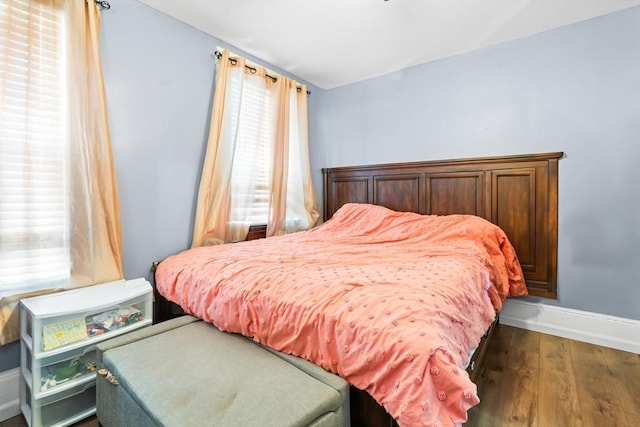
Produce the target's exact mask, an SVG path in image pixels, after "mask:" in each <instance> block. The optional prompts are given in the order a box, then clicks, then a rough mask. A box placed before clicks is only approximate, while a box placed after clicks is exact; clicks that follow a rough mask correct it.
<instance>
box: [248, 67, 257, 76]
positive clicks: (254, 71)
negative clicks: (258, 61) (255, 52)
mask: <svg viewBox="0 0 640 427" xmlns="http://www.w3.org/2000/svg"><path fill="white" fill-rule="evenodd" d="M249 71H251V74H255V73H256V71H258V70H256V69H255V68H253V67H249Z"/></svg>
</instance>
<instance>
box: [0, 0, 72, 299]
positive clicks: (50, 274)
mask: <svg viewBox="0 0 640 427" xmlns="http://www.w3.org/2000/svg"><path fill="white" fill-rule="evenodd" d="M64 45H65V44H64V17H63V13H62V11H61V10H57V9H55V8H53V7H50V6H47V5H46V4H42V3H40V2H34V1H28V0H14V1H11V2H4V1H3V2H2V3H0V296H2V295H9V294H12V293H14V292H15V291H16V290H17V289H20V290H21V291H25V290H34V289H40V288H44V287H47V288H51V287H52V285H53V287H55V286H56V285H60V284H62V283H63V282H65V281H68V279H69V270H70V258H69V226H68V224H69V193H68V191H67V182H68V171H67V166H68V165H67V163H68V161H67V157H68V155H67V154H68V148H67V143H66V141H67V137H66V123H67V118H66V114H67V111H66V105H67V100H66V96H65V94H66V89H65V88H66V82H65V72H64V71H65V49H64ZM27 284H28V286H27V287H25V285H27Z"/></svg>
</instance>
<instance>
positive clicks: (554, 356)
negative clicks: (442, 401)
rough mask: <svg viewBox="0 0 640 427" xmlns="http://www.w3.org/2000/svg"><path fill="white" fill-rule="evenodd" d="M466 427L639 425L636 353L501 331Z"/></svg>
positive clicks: (638, 357)
mask: <svg viewBox="0 0 640 427" xmlns="http://www.w3.org/2000/svg"><path fill="white" fill-rule="evenodd" d="M477 384H478V394H479V396H480V400H481V402H480V404H479V405H478V406H476V407H474V408H472V409H471V411H469V421H468V422H467V423H466V424H465V426H533V427H535V426H538V427H553V426H559V427H565V426H567V427H569V426H594V427H610V426H629V427H636V426H640V355H638V354H634V353H628V352H624V351H618V350H613V349H610V348H606V347H599V346H596V345H592V344H586V343H582V342H578V341H573V340H568V339H564V338H558V337H554V336H551V335H545V334H539V333H536V332H531V331H526V330H524V329H518V328H513V327H509V326H504V325H499V326H498V328H497V329H496V332H495V334H494V337H493V339H492V341H491V345H490V346H489V349H488V350H487V356H486V359H485V365H484V367H483V371H482V373H481V374H480V377H479V379H478V381H477Z"/></svg>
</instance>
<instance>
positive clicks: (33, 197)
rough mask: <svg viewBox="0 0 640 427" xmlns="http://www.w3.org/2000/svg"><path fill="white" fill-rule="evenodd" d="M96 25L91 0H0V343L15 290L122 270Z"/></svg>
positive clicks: (75, 282)
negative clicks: (50, 254)
mask: <svg viewBox="0 0 640 427" xmlns="http://www.w3.org/2000/svg"><path fill="white" fill-rule="evenodd" d="M99 29H100V12H99V9H98V7H97V6H96V5H95V3H94V2H93V1H89V2H85V1H64V0H3V1H2V4H1V5H0V65H1V66H0V155H1V157H0V345H3V344H5V343H8V342H11V341H14V340H17V339H18V338H19V336H20V331H19V319H18V318H19V315H18V309H17V305H18V303H19V301H20V299H21V298H25V297H29V296H34V295H38V294H43V293H50V292H55V291H58V290H62V289H66V288H72V287H78V286H86V285H91V284H96V283H103V282H107V281H112V280H117V279H121V278H122V277H123V273H122V241H121V227H120V209H119V204H118V190H117V185H116V179H115V171H114V162H113V157H112V151H111V141H110V136H109V130H108V121H107V113H106V111H107V110H106V101H105V92H104V86H103V79H102V71H101V63H100V56H99V50H98V49H99ZM61 71H64V72H61ZM56 75H59V76H60V78H59V79H58V78H57V77H55V76H56ZM52 76H54V77H52ZM48 78H49V79H51V81H47V79H48ZM16 159H17V160H16ZM43 159H45V160H44V161H43ZM52 176H53V177H56V179H50V178H51V177H52ZM47 203H50V205H48V204H47ZM49 206H54V207H55V208H56V209H55V210H54V209H50V208H49ZM38 210H40V211H38ZM36 211H37V212H36ZM45 249H46V250H50V251H55V252H56V254H57V255H56V256H55V257H50V256H46V254H45V255H43V251H44V250H45ZM52 260H54V261H52ZM48 263H50V264H48ZM54 267H55V268H54Z"/></svg>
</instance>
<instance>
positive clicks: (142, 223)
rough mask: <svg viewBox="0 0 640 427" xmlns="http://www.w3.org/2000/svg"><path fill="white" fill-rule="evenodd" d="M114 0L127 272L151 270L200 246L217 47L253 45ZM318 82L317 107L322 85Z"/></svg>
mask: <svg viewBox="0 0 640 427" xmlns="http://www.w3.org/2000/svg"><path fill="white" fill-rule="evenodd" d="M111 5H112V7H111V9H110V10H108V11H104V12H103V13H102V20H101V23H102V27H101V57H102V67H103V71H104V81H105V87H106V92H107V103H108V113H109V121H110V128H111V138H112V143H113V152H114V158H115V164H116V173H117V178H118V185H119V190H120V208H121V217H122V233H123V251H124V270H125V277H127V278H134V277H148V274H149V267H150V266H151V262H152V261H154V260H158V259H162V258H164V257H166V256H167V255H170V254H172V253H175V252H177V251H180V250H183V249H185V248H187V247H188V246H189V245H190V244H191V234H192V230H193V217H194V211H195V204H196V196H197V191H198V183H199V180H200V171H201V165H202V161H203V158H204V152H205V146H206V140H207V134H208V129H209V116H210V113H211V100H212V94H213V86H214V68H215V61H214V60H213V59H212V58H211V54H212V53H213V52H214V51H215V49H216V46H221V47H227V48H230V49H231V50H232V51H233V52H236V53H240V54H241V53H243V52H242V51H240V50H238V49H235V48H233V47H230V46H228V45H227V44H225V43H223V42H222V41H220V40H218V39H216V38H214V37H211V36H209V35H207V34H205V33H203V32H201V31H199V30H196V29H195V28H193V27H190V26H188V25H186V24H183V23H181V22H179V21H177V20H174V19H173V18H170V17H168V16H166V15H164V14H162V13H160V12H157V11H156V10H154V9H152V8H149V7H147V6H146V5H144V4H142V3H139V2H137V1H130V0H111ZM246 56H248V57H249V58H251V59H253V60H254V62H256V63H260V64H264V62H262V61H260V60H259V59H257V58H253V57H251V56H249V55H246ZM264 65H266V66H267V67H269V68H270V69H272V70H274V71H280V72H282V70H279V69H278V68H276V67H273V66H271V65H269V64H264ZM294 78H295V76H294ZM297 80H298V81H301V80H300V79H297ZM309 90H311V91H312V95H311V96H310V97H309V109H310V110H311V111H313V110H314V101H313V100H314V95H315V94H316V93H317V92H318V89H316V88H315V87H313V86H310V87H309Z"/></svg>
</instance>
